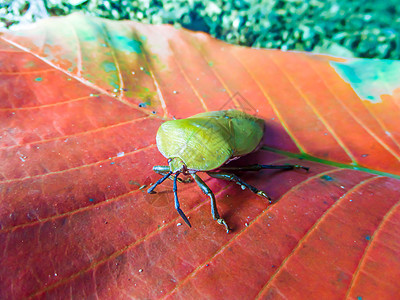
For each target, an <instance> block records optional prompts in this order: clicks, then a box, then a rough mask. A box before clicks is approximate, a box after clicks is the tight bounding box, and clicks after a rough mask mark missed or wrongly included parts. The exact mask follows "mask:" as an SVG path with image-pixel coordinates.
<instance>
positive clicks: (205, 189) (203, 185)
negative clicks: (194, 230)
mask: <svg viewBox="0 0 400 300" xmlns="http://www.w3.org/2000/svg"><path fill="white" fill-rule="evenodd" d="M192 177H193V179H194V180H195V181H196V183H197V185H198V186H199V187H200V189H201V190H202V191H203V193H204V194H206V195H207V196H209V197H210V199H211V214H212V216H213V218H214V220H216V221H217V222H218V224H221V225H224V226H225V228H226V233H229V230H230V228H229V226H228V224H226V222H225V220H224V219H222V218H221V217H220V215H219V213H218V209H217V203H216V201H215V196H214V194H213V192H212V191H211V189H210V188H209V187H208V186H207V184H206V183H205V182H204V181H203V180H202V179H201V178H200V176H199V175H197V174H196V173H195V174H192Z"/></svg>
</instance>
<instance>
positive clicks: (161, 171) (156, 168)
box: [153, 166, 170, 175]
mask: <svg viewBox="0 0 400 300" xmlns="http://www.w3.org/2000/svg"><path fill="white" fill-rule="evenodd" d="M153 171H154V172H156V173H158V174H161V175H165V174H167V173H168V172H169V171H170V168H169V166H154V167H153Z"/></svg>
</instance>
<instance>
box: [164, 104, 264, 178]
mask: <svg viewBox="0 0 400 300" xmlns="http://www.w3.org/2000/svg"><path fill="white" fill-rule="evenodd" d="M263 133H264V121H263V120H261V119H258V118H256V117H254V116H251V115H249V114H246V113H244V112H241V111H238V110H234V109H232V110H222V111H212V112H205V113H200V114H197V115H194V116H192V117H189V118H187V119H180V120H172V121H167V122H165V123H163V124H162V125H161V126H160V128H159V129H158V132H157V138H156V139H157V147H158V150H160V152H161V153H162V154H163V155H164V156H165V157H166V158H168V159H174V158H179V159H180V160H181V161H182V162H183V163H184V164H185V165H186V167H187V169H188V170H195V171H209V170H213V169H216V168H218V167H220V166H221V165H223V164H224V163H226V162H227V161H229V160H230V159H232V158H235V157H237V156H242V155H245V154H248V153H250V152H252V151H254V150H255V149H256V148H257V146H258V144H259V143H260V141H261V138H262V136H263ZM170 167H171V171H173V172H175V171H177V170H178V169H179V168H180V167H181V165H179V160H176V159H175V160H173V161H172V163H170Z"/></svg>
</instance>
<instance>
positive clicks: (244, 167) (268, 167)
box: [218, 164, 310, 172]
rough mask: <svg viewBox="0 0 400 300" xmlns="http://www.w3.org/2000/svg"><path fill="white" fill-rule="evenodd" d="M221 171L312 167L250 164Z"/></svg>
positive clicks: (306, 168) (223, 168)
mask: <svg viewBox="0 0 400 300" xmlns="http://www.w3.org/2000/svg"><path fill="white" fill-rule="evenodd" d="M218 169H219V170H221V171H227V172H235V171H260V170H263V169H279V170H293V169H304V170H306V171H308V170H309V169H310V168H308V167H303V166H300V165H259V164H256V165H250V166H243V167H220V168H218Z"/></svg>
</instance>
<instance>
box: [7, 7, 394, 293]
mask: <svg viewBox="0 0 400 300" xmlns="http://www.w3.org/2000/svg"><path fill="white" fill-rule="evenodd" d="M399 64H400V63H399V62H397V61H383V60H366V59H351V60H345V59H339V58H334V57H327V56H321V55H312V54H307V53H294V52H281V51H275V50H261V49H249V48H244V47H238V46H233V45H228V44H226V43H223V42H220V41H217V40H215V39H212V38H210V37H209V36H208V35H206V34H203V33H193V32H189V31H186V30H176V29H174V28H173V27H171V26H168V25H161V26H155V25H144V24H139V23H134V22H128V21H120V22H117V21H108V20H104V19H99V18H93V17H84V16H82V15H77V14H74V15H70V16H68V17H62V18H51V19H47V20H44V21H41V22H38V23H37V24H34V25H32V26H30V27H29V28H26V29H24V30H20V31H15V32H10V31H6V32H3V34H2V35H1V36H0V78H1V79H0V126H1V134H0V147H1V148H0V157H1V161H2V164H0V181H1V183H0V199H1V200H0V253H1V259H0V298H2V299H14V298H15V299H19V298H25V297H39V298H42V297H43V298H45V297H46V298H62V299H63V298H67V297H73V298H91V297H95V296H98V297H99V298H103V299H114V298H128V297H132V298H161V297H167V296H170V297H171V298H184V297H189V298H222V297H224V298H228V299H229V298H231V299H253V298H255V297H259V298H266V299H269V298H273V299H275V298H288V299H343V298H345V297H349V298H350V299H396V298H398V297H399V295H400V287H399V285H398V283H397V280H398V278H400V238H399V233H400V222H399V220H400V206H399V199H400V181H399V179H400V159H399V157H400V130H399V128H400V126H399V125H400V124H399V119H400V113H399V110H400V93H399V86H400V82H399V80H398V78H399V74H398V73H399V72H398V70H399ZM228 108H239V109H242V110H245V111H248V112H249V113H252V114H255V115H257V116H258V117H261V118H263V119H265V121H266V133H265V136H264V140H263V144H264V147H263V148H262V150H260V151H258V152H257V153H254V154H251V155H249V156H247V157H244V158H242V159H240V160H239V161H238V163H240V164H243V165H245V164H248V163H255V162H258V163H263V164H274V163H275V164H282V163H298V162H299V160H298V159H299V158H300V159H303V160H302V162H301V164H302V165H305V166H308V167H310V172H308V173H307V172H304V170H295V171H284V172H282V171H271V170H265V171H262V172H257V173H251V174H245V175H243V178H244V179H245V180H247V181H248V182H249V183H251V184H254V185H255V186H257V187H258V188H260V189H262V190H264V191H266V192H267V193H268V195H270V196H271V197H272V198H273V199H274V200H275V203H274V204H273V205H268V203H266V202H265V201H264V200H263V199H262V198H260V197H257V196H255V195H254V194H252V193H250V192H249V191H247V190H245V191H242V190H241V189H240V188H239V187H238V186H237V185H235V184H230V183H227V182H224V181H220V180H217V179H212V178H208V177H207V178H206V176H204V175H201V176H203V178H204V179H205V180H206V182H207V184H208V185H209V186H210V188H211V189H212V190H213V191H214V193H215V195H216V197H217V201H218V207H219V211H220V213H221V214H222V215H223V217H224V218H225V220H226V221H227V222H228V224H229V225H230V226H231V227H232V228H233V229H234V230H233V232H232V233H230V234H226V233H225V231H224V229H223V227H222V226H220V225H218V224H217V223H216V222H215V221H214V220H213V219H212V218H211V215H210V211H209V210H210V207H209V200H208V197H207V196H205V195H203V194H202V193H201V191H200V190H199V189H198V188H197V186H195V184H193V183H189V184H179V197H180V200H181V206H182V209H183V210H184V211H185V213H186V214H187V215H188V216H189V218H190V221H191V223H192V225H193V228H191V229H189V228H188V227H187V226H186V225H185V224H184V223H183V222H182V220H181V219H180V218H179V216H178V214H177V212H176V211H175V209H174V205H173V194H172V183H171V182H167V183H166V184H163V185H162V186H160V187H159V188H158V190H157V191H158V193H157V194H156V195H149V194H147V193H146V190H145V189H140V187H141V186H142V185H147V186H148V185H150V184H151V183H154V182H155V181H156V180H157V179H159V178H160V177H159V175H157V174H154V172H152V169H151V168H152V166H153V165H160V164H161V165H162V164H164V165H165V164H166V159H165V158H164V157H162V156H161V154H160V153H159V152H158V150H157V147H156V145H155V135H156V132H157V129H158V127H159V126H160V124H161V123H162V122H163V121H165V120H167V119H171V118H173V117H176V118H184V117H187V116H190V115H193V114H195V113H199V112H203V111H212V110H221V109H228Z"/></svg>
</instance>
